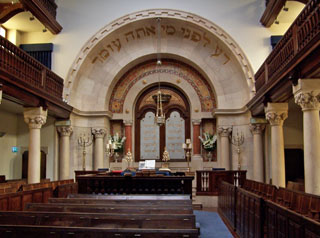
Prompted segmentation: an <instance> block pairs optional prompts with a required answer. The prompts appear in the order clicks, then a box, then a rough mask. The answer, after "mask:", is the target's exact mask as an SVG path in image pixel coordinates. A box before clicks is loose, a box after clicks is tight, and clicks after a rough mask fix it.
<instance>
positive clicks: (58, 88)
mask: <svg viewBox="0 0 320 238" xmlns="http://www.w3.org/2000/svg"><path fill="white" fill-rule="evenodd" d="M0 71H1V73H3V74H4V76H5V79H7V80H9V81H10V82H11V83H12V84H15V85H16V86H18V87H20V88H24V89H26V90H28V91H30V90H31V92H33V93H35V94H38V95H42V96H47V97H49V98H54V99H58V100H59V101H61V100H62V92H63V79H62V78H60V77H59V76H58V75H56V74H55V73H53V72H52V71H51V70H50V69H48V68H47V67H46V66H44V65H42V64H41V63H40V62H38V61H37V60H35V59H34V58H33V57H31V56H29V55H28V54H27V53H25V52H24V51H23V50H21V49H19V48H18V47H17V46H15V45H14V44H12V43H11V42H9V41H8V40H6V39H5V38H3V37H0Z"/></svg>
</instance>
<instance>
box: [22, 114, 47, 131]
mask: <svg viewBox="0 0 320 238" xmlns="http://www.w3.org/2000/svg"><path fill="white" fill-rule="evenodd" d="M24 121H25V122H26V123H27V124H28V126H29V129H40V128H41V127H42V125H44V124H45V123H46V121H47V117H45V116H39V115H38V116H29V117H24Z"/></svg>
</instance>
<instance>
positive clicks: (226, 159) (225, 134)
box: [218, 126, 232, 170]
mask: <svg viewBox="0 0 320 238" xmlns="http://www.w3.org/2000/svg"><path fill="white" fill-rule="evenodd" d="M231 132H232V128H231V127H227V126H222V127H219V128H218V134H219V136H220V152H221V155H220V159H221V162H220V165H221V167H222V168H225V169H226V170H230V169H231V161H230V143H229V136H230V134H231Z"/></svg>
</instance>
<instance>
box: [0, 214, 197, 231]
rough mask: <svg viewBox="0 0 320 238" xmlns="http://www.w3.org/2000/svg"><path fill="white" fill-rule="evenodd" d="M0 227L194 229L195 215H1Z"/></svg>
mask: <svg viewBox="0 0 320 238" xmlns="http://www.w3.org/2000/svg"><path fill="white" fill-rule="evenodd" d="M0 224H2V225H40V226H69V227H105V228H150V229H174V228H177V229H194V228H196V226H195V215H193V214H188V215H177V214H175V215H170V216H168V215H167V214H165V215H158V214H148V215H144V214H130V215H128V214H99V213H66V212H60V213H57V212H39V211H38V212H30V211H27V212H26V211H24V212H12V211H11V212H0Z"/></svg>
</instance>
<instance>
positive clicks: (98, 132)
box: [91, 128, 107, 138]
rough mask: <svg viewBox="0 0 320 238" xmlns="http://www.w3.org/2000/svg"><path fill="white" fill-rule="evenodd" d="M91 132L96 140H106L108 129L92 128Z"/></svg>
mask: <svg viewBox="0 0 320 238" xmlns="http://www.w3.org/2000/svg"><path fill="white" fill-rule="evenodd" d="M91 132H92V134H93V135H94V137H95V138H104V136H105V135H106V133H107V131H106V129H103V128H92V130H91Z"/></svg>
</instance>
